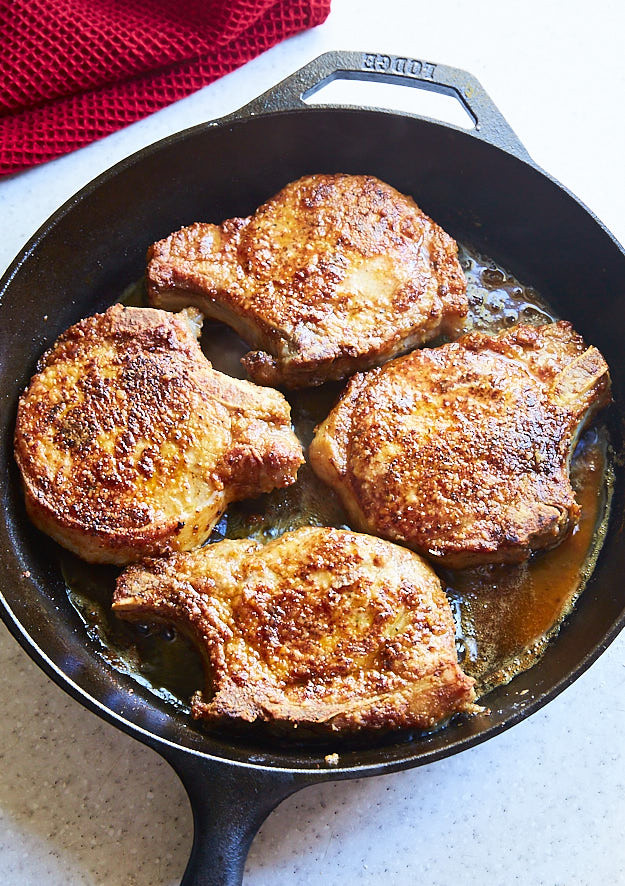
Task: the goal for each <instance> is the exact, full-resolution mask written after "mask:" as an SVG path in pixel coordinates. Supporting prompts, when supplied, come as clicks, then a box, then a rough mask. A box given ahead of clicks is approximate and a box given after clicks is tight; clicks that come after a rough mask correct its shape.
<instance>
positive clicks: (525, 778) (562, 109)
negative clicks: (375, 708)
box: [0, 0, 625, 886]
mask: <svg viewBox="0 0 625 886" xmlns="http://www.w3.org/2000/svg"><path fill="white" fill-rule="evenodd" d="M624 33H625V11H623V7H622V5H621V4H617V3H616V2H612V0H595V2H593V3H588V2H580V0H569V2H568V3H567V4H565V3H548V2H545V0H525V2H523V3H520V2H517V0H508V2H507V3H505V2H501V0H482V2H480V0H477V2H474V3H472V4H471V3H467V2H461V0H447V2H446V3H439V4H425V3H417V2H414V0H412V2H405V3H404V2H401V0H385V2H383V3H380V2H372V0H333V11H332V13H331V15H330V18H329V19H328V21H327V22H326V23H325V24H324V25H322V26H321V27H319V28H317V29H316V30H315V31H311V32H308V33H306V34H303V35H301V36H298V37H296V38H294V39H291V40H289V41H288V42H286V43H284V44H282V45H281V46H278V47H276V48H274V49H273V50H271V51H270V52H268V53H266V54H265V55H264V56H262V57H261V58H259V59H257V60H255V61H254V62H251V63H250V64H248V65H247V66H246V67H244V68H242V69H241V70H239V71H237V72H235V73H234V74H231V75H230V76H228V77H226V78H224V79H223V80H221V81H220V82H218V83H216V84H214V85H212V86H210V87H207V88H206V89H204V90H202V91H201V92H199V93H197V94H195V95H193V96H191V97H189V98H188V99H185V100H184V101H181V102H179V103H177V104H176V105H174V106H172V107H170V108H167V109H166V110H164V111H161V112H160V113H158V114H155V115H154V116H153V117H151V118H149V119H148V120H145V121H143V122H141V123H138V124H136V125H134V126H131V127H129V128H128V129H126V130H124V131H122V132H119V133H116V134H115V135H113V136H110V137H109V138H107V139H105V140H103V141H101V142H99V143H97V144H94V145H91V146H89V147H88V148H85V149H84V150H82V151H79V152H77V153H75V154H73V155H71V156H68V157H64V158H61V159H60V160H57V161H55V162H53V163H50V164H47V165H46V166H43V167H40V168H37V169H34V170H31V171H29V172H26V173H23V174H21V175H17V176H14V177H12V178H11V179H8V180H4V181H0V218H1V219H2V238H1V241H0V270H2V269H4V267H5V266H6V265H8V263H9V262H10V260H11V259H12V258H13V256H14V254H15V253H16V252H17V251H18V249H19V248H20V247H21V246H22V245H23V243H24V242H25V241H26V240H27V239H28V238H29V237H30V235H31V234H32V233H34V231H35V230H36V229H37V228H38V227H39V225H40V224H41V222H42V221H44V220H45V218H46V217H47V216H48V215H49V214H50V213H51V212H52V211H53V210H54V209H55V208H56V207H57V206H58V205H60V204H61V203H62V202H63V201H64V200H65V199H66V198H68V197H69V196H70V195H71V194H72V193H73V192H74V191H76V190H77V189H78V188H79V187H81V186H82V185H83V184H85V183H86V182H87V181H89V180H90V179H91V178H93V177H94V176H95V175H97V174H98V173H99V172H101V171H102V170H104V169H106V168H107V167H108V166H110V165H111V164H113V163H114V162H116V161H118V160H120V159H122V158H123V157H125V156H126V155H128V154H129V153H131V152H133V151H135V150H137V149H138V148H140V147H142V146H144V145H146V144H149V143H150V142H152V141H154V140H156V139H157V138H160V137H162V136H165V135H167V134H169V133H170V132H175V131H177V130H179V129H183V128H185V127H187V126H190V125H192V124H195V123H198V122H201V121H203V120H206V119H210V118H214V117H218V116H220V115H222V114H224V113H226V112H228V111H231V110H234V109H235V108H237V107H239V106H241V105H243V104H244V103H245V102H247V101H248V100H250V99H251V98H253V97H254V96H255V95H257V94H259V93H260V92H262V91H264V90H265V89H267V88H268V87H270V86H271V85H273V84H274V83H276V82H277V81H279V80H280V79H282V78H283V77H284V76H286V75H287V74H289V73H290V72H291V71H293V70H295V69H296V68H298V67H300V66H301V65H302V64H304V63H305V62H307V61H309V60H310V59H312V58H314V57H315V56H317V55H319V54H320V53H321V52H324V51H326V50H328V49H358V50H365V51H371V50H373V51H383V52H389V53H394V54H398V55H408V56H411V57H417V58H423V59H427V60H431V61H435V62H442V63H446V64H450V65H453V66H455V67H460V68H465V69H466V70H468V71H470V72H471V73H473V74H474V75H476V76H477V77H478V79H479V80H480V81H481V82H482V84H483V86H484V87H485V88H486V90H487V92H488V93H489V94H490V96H491V97H492V98H493V100H494V101H495V102H496V104H497V105H498V106H499V108H500V110H501V111H502V112H503V114H504V116H505V117H506V118H507V120H508V121H509V123H510V124H511V126H512V127H513V129H514V130H515V131H516V132H517V134H518V135H519V137H520V139H521V141H522V142H523V143H524V144H525V146H526V147H527V149H528V151H529V153H530V154H531V155H532V157H533V158H534V159H535V160H536V161H537V162H538V163H539V164H540V165H541V166H542V167H543V168H544V169H546V170H547V171H549V172H550V173H551V174H553V175H554V176H555V177H556V178H557V179H559V180H560V181H562V182H563V183H564V184H566V185H567V186H568V187H569V188H570V189H571V190H572V191H573V192H574V193H576V194H577V195H578V196H579V197H580V198H581V199H582V200H583V201H584V202H585V203H586V204H587V205H588V206H589V207H590V208H591V209H592V210H593V211H594V212H595V213H596V214H597V215H598V216H599V217H600V218H601V219H602V220H603V221H604V222H605V224H606V225H607V226H608V228H610V229H611V231H612V232H613V233H614V234H615V235H616V237H617V238H618V239H619V240H620V241H621V242H625V177H624V175H623V160H624V158H625V115H624V114H623V99H624V97H625V62H624V58H625V56H624V54H623V35H624ZM404 91H405V92H409V93H410V94H411V95H413V94H414V96H415V101H416V100H417V91H416V90H404ZM363 101H364V99H363V96H362V93H361V92H359V93H358V97H357V99H356V102H357V103H361V102H363ZM374 103H375V104H379V103H380V100H379V98H377V97H376V98H375V101H374ZM624 667H625V634H624V635H621V636H620V637H619V638H618V639H617V640H616V641H615V642H614V643H613V644H612V646H611V647H610V648H609V649H608V651H607V652H606V653H605V654H604V655H603V656H602V657H601V658H600V659H599V661H598V662H597V663H596V664H594V665H593V667H592V668H591V669H590V670H589V671H588V672H587V673H586V674H584V675H583V676H582V677H581V678H580V679H579V680H578V681H577V682H576V683H575V684H574V685H573V686H571V687H570V688H569V689H567V690H566V691H565V692H564V693H563V694H562V695H561V696H559V697H558V698H557V699H555V700H554V701H553V702H551V703H550V704H549V705H548V706H547V707H546V708H544V709H543V710H541V711H540V712H539V713H537V714H535V715H534V716H533V717H530V718H529V719H528V720H525V721H524V722H523V723H521V724H520V725H518V726H515V727H514V728H513V729H511V730H509V731H508V732H505V733H504V734H502V735H500V736H499V737H497V738H494V739H492V740H490V741H488V742H487V743H485V744H482V745H480V746H479V747H476V748H473V749H471V750H468V751H465V752H464V753H462V754H460V755H457V756H455V757H451V758H448V759H445V760H442V761H439V762H437V763H434V764H431V765H428V766H424V767H421V768H418V769H414V770H411V771H407V772H401V773H397V774H393V775H388V776H382V777H378V778H371V779H362V780H357V781H351V782H338V783H331V784H326V785H323V786H319V787H313V788H308V789H306V790H304V791H303V792H301V793H299V794H296V795H294V796H293V797H291V798H290V799H288V800H286V801H285V802H284V803H283V804H282V805H281V806H280V807H279V808H278V809H277V810H276V811H275V812H274V813H273V814H272V815H271V816H270V817H269V819H268V820H267V822H266V823H265V825H264V826H263V828H262V829H261V831H260V833H259V835H258V836H257V838H256V839H255V841H254V843H253V845H252V849H251V851H250V855H249V858H248V864H247V869H246V878H245V886H270V884H271V886H278V884H289V886H304V884H305V886H316V884H323V886H333V884H341V886H343V884H345V883H348V884H351V883H362V884H369V886H371V884H381V883H385V884H397V886H413V884H416V883H418V884H425V886H449V884H451V883H455V882H462V883H463V884H464V886H478V884H480V886H483V884H485V883H486V884H497V886H499V884H513V883H514V884H521V886H538V884H545V886H575V884H584V886H587V884H599V883H613V884H620V883H625V840H624V839H623V834H624V832H625V803H624V802H623V799H624V795H625V785H624V782H625V752H624V750H623V741H622V735H623V733H624V731H625V700H624V697H623V690H622V685H623V677H624V676H625V671H624ZM0 709H1V710H2V712H3V714H2V716H1V717H0V760H1V761H2V762H1V767H2V768H1V771H2V776H1V778H0V872H1V873H0V882H2V883H3V884H4V883H6V884H19V886H40V884H42V883H45V884H46V886H66V884H72V886H83V884H85V886H86V884H89V886H95V884H98V886H100V884H103V886H104V884H105V886H161V884H163V886H173V884H176V883H178V882H179V880H180V877H181V875H182V872H183V870H184V868H185V864H186V861H187V858H188V855H189V850H190V846H191V834H192V823H191V814H190V810H189V807H188V803H187V800H186V796H185V794H184V791H183V788H182V787H181V785H180V783H179V782H178V779H177V777H176V776H175V775H174V773H173V771H172V770H171V769H170V768H169V766H168V765H167V764H166V763H165V762H163V761H162V760H161V759H160V758H159V757H158V756H157V755H156V754H155V753H153V752H152V751H150V750H148V749H147V748H145V747H143V746H142V745H140V744H139V743H138V742H136V741H134V740H133V739H131V738H129V737H127V736H126V735H124V734H122V733H121V732H119V731H117V730H116V729H114V728H112V727H111V726H109V725H108V724H106V723H104V722H102V721H100V720H99V719H98V718H96V717H95V716H94V715H93V714H91V713H89V712H87V711H86V710H85V709H83V708H82V707H81V706H80V705H78V704H77V703H76V702H74V701H73V700H72V699H70V698H69V697H67V696H66V695H65V694H64V693H63V692H62V691H61V690H60V689H58V688H57V687H56V686H55V685H54V684H53V683H51V682H50V681H49V680H48V679H47V678H46V677H45V676H44V675H43V673H42V672H41V671H39V670H38V668H37V667H36V666H35V665H34V664H33V663H32V662H31V661H30V659H29V658H28V657H27V656H26V654H25V653H24V652H22V650H21V649H20V648H19V647H18V645H17V644H16V642H15V641H14V640H13V639H12V638H11V637H10V635H9V634H8V632H7V631H6V630H5V629H4V627H0Z"/></svg>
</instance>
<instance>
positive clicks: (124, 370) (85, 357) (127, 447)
mask: <svg viewBox="0 0 625 886" xmlns="http://www.w3.org/2000/svg"><path fill="white" fill-rule="evenodd" d="M194 320H195V322H194ZM199 329H200V323H199V315H198V314H197V312H196V311H194V310H191V311H184V312H182V313H181V314H179V315H174V314H170V313H168V312H166V311H157V310H153V309H151V308H124V307H122V306H121V305H115V306H114V307H112V308H110V309H109V310H108V311H106V313H105V314H96V315H95V316H93V317H89V318H87V319H85V320H81V321H80V322H79V323H77V324H76V325H75V326H72V327H71V328H70V329H68V330H67V332H65V333H64V334H63V335H62V336H61V337H60V338H59V339H58V341H57V342H56V344H55V345H54V346H53V347H52V348H51V350H50V351H48V353H47V354H46V355H45V356H44V357H43V358H42V360H41V362H40V365H39V367H38V372H37V374H36V375H35V376H34V377H33V379H32V380H31V382H30V385H29V386H28V388H27V389H26V391H25V392H24V394H23V395H22V397H21V399H20V403H19V408H18V416H17V425H16V429H15V455H16V459H17V463H18V465H19V467H20V470H21V473H22V479H23V486H24V491H25V495H26V506H27V510H28V513H29V515H30V517H31V518H32V520H33V522H34V523H35V524H36V525H37V526H38V527H39V528H40V529H42V530H43V531H44V532H47V533H48V534H49V535H51V536H52V537H53V538H54V539H56V540H57V541H58V542H60V543H61V544H62V545H64V546H65V547H67V548H69V549H70V550H72V551H74V552H75V553H77V554H78V555H79V556H81V557H82V558H84V559H85V560H89V561H92V562H100V563H119V564H124V563H128V562H131V561H132V560H137V559H140V558H141V557H144V556H147V555H164V554H168V553H170V552H173V551H179V550H188V549H190V548H193V547H195V546H197V545H199V544H201V543H202V542H203V541H204V540H205V539H206V538H207V537H208V535H209V534H210V532H211V529H212V528H213V526H214V524H215V522H216V521H217V519H218V518H219V516H220V515H221V514H222V512H223V511H224V510H225V508H226V506H227V504H228V503H229V502H230V501H234V500H238V499H241V498H245V497H247V496H255V495H257V494H259V493H260V492H267V491H269V490H271V489H273V488H275V487H279V486H287V485H289V484H290V483H293V482H294V481H295V477H296V474H297V469H298V468H299V466H300V464H301V463H302V461H303V458H302V449H301V446H300V444H299V442H298V440H297V438H296V437H295V435H294V434H293V432H292V430H291V425H290V409H289V406H288V403H287V402H286V400H285V399H284V397H283V396H282V395H281V394H279V393H278V392H277V391H273V390H271V389H269V388H260V387H257V386H255V385H253V384H251V383H250V382H245V381H239V380H237V379H232V378H230V377H228V376H226V375H222V374H221V373H219V372H216V371H215V370H213V369H212V367H211V365H210V363H209V362H208V360H206V358H205V357H204V355H203V354H202V351H201V350H200V346H199V344H198V342H197V336H198V335H199Z"/></svg>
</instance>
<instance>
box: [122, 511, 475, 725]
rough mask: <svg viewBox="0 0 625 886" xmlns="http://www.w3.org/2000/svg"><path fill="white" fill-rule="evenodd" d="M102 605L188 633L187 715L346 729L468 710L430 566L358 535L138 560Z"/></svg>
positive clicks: (318, 532)
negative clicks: (191, 663) (192, 667)
mask: <svg viewBox="0 0 625 886" xmlns="http://www.w3.org/2000/svg"><path fill="white" fill-rule="evenodd" d="M113 609H114V611H115V612H116V613H117V615H119V616H121V617H123V618H126V619H130V620H136V621H140V622H146V621H151V620H164V621H166V622H174V623H176V624H177V625H178V626H179V627H180V628H181V629H182V630H183V631H185V632H186V633H187V634H188V635H189V636H191V637H192V638H193V639H194V640H195V642H196V643H197V645H198V647H199V649H200V650H201V652H202V654H203V657H204V659H205V662H206V670H207V688H206V690H205V691H198V692H197V693H196V695H195V696H194V698H193V703H192V712H193V715H194V716H195V717H199V718H204V719H206V720H208V721H211V722H215V723H221V724H224V723H237V724H242V723H252V722H255V721H265V722H268V723H271V724H273V725H274V726H275V727H279V728H281V729H288V728H289V727H291V728H292V727H297V726H299V727H307V728H311V729H313V730H321V731H332V732H334V733H337V732H346V733H349V732H354V731H358V730H361V729H372V730H378V729H380V730H383V729H391V728H403V727H410V728H419V729H429V728H432V727H433V726H435V725H436V724H437V723H439V722H441V721H444V720H446V719H448V718H449V717H450V716H452V715H453V714H454V713H457V712H461V711H472V710H474V709H475V708H474V706H473V704H472V702H473V700H474V690H473V680H471V679H470V678H468V677H466V676H465V675H464V674H463V672H462V671H461V669H460V667H459V665H458V660H457V656H456V648H455V643H454V623H453V619H452V615H451V610H450V607H449V604H448V602H447V598H446V596H445V594H444V592H443V590H442V588H441V584H440V581H439V580H438V578H437V577H436V574H435V573H434V571H433V570H432V569H431V567H430V566H428V565H427V563H425V561H423V560H422V559H421V558H420V557H419V556H418V555H416V554H414V553H413V552H412V551H408V550H407V549H405V548H400V547H397V546H396V545H393V544H391V543H389V542H387V541H383V540H381V539H377V538H372V537H371V536H366V535H360V534H357V533H353V532H348V531H345V530H339V529H328V528H311V527H306V528H303V529H299V530H296V531H295V532H291V533H288V534H286V535H283V536H281V537H280V538H278V539H275V540H274V541H272V542H270V543H269V544H267V545H266V546H264V547H263V546H262V545H260V544H258V543H257V542H254V541H251V540H249V539H248V540H242V541H222V542H218V543H216V544H212V545H205V546H204V547H203V548H201V549H200V550H198V551H193V552H191V553H187V554H177V555H175V556H173V557H170V558H168V559H160V560H148V561H146V562H144V563H141V564H137V565H134V566H130V567H129V568H128V569H127V570H126V571H125V572H124V573H123V574H122V575H121V576H120V578H119V580H118V583H117V588H116V590H115V594H114V598H113Z"/></svg>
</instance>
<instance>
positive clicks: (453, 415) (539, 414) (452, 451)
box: [310, 322, 610, 567]
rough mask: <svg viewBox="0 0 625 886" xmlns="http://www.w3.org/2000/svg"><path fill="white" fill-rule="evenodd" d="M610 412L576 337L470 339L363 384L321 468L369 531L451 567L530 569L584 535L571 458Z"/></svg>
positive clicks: (600, 380) (513, 333) (522, 330)
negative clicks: (574, 531)
mask: <svg viewBox="0 0 625 886" xmlns="http://www.w3.org/2000/svg"><path fill="white" fill-rule="evenodd" d="M609 399H610V379H609V374H608V367H607V365H606V363H605V360H604V359H603V357H602V356H601V354H600V353H599V351H598V350H597V349H596V348H594V347H587V346H586V345H585V344H584V342H583V340H582V338H581V337H580V336H579V335H577V334H576V333H575V332H574V331H573V329H572V327H571V325H570V324H569V323H566V322H558V323H554V324H548V325H545V326H541V327H533V326H524V325H519V326H515V327H512V328H510V329H509V330H505V331H504V332H502V333H500V334H499V335H497V336H494V337H492V336H489V335H485V334H482V333H477V332H475V333H469V334H468V335H465V336H463V337H462V338H461V339H459V340H458V341H456V342H453V343H451V344H447V345H444V346H442V347H438V348H431V349H424V350H421V351H415V352H414V353H412V354H408V355H407V356H405V357H401V358H399V359H397V360H394V361H392V362H391V363H388V364H387V365H386V366H384V367H382V368H381V369H376V370H373V371H372V372H370V373H368V374H367V375H357V376H355V377H354V378H353V379H352V380H351V381H350V383H349V385H348V387H347V389H346V391H345V393H344V395H343V397H342V398H341V400H340V401H339V403H338V404H337V405H336V406H335V408H334V409H333V410H332V412H331V413H330V415H329V416H328V418H327V419H326V420H325V421H324V422H323V423H322V424H321V425H320V426H319V427H318V428H317V430H316V434H315V438H314V440H313V443H312V446H311V448H310V462H311V464H312V467H313V469H314V470H315V471H316V473H317V474H318V476H319V477H321V478H322V479H323V480H324V481H325V482H326V483H328V484H329V485H330V486H332V487H334V489H335V490H336V491H337V492H338V493H339V495H340V497H341V499H342V501H343V504H344V506H345V507H346V509H347V510H348V512H349V514H350V516H351V520H352V521H353V525H354V526H356V527H357V528H359V529H362V530H364V531H368V532H373V533H376V534H378V535H380V536H382V537H386V538H390V539H394V540H396V541H400V542H402V543H404V544H406V545H408V546H409V547H411V548H413V549H414V550H416V551H419V552H420V553H422V554H424V555H427V556H429V557H432V558H435V559H436V560H437V561H441V562H443V563H445V564H446V565H449V566H458V567H462V566H471V565H477V564H480V563H503V562H519V561H521V560H524V559H526V558H527V557H528V556H529V555H530V553H531V552H532V551H536V550H539V549H543V548H550V547H553V546H554V545H556V544H558V543H559V542H560V541H561V540H562V539H563V538H564V536H565V535H566V533H567V532H568V531H569V530H570V529H571V528H572V527H573V526H574V525H575V523H576V522H577V519H578V517H579V506H578V504H577V502H576V501H575V497H574V494H573V490H572V488H571V483H570V480H569V462H570V457H571V454H572V450H573V448H574V446H575V442H576V440H577V437H578V434H579V433H580V431H581V429H582V428H583V427H584V426H585V425H586V424H587V423H588V421H589V420H590V419H591V417H592V416H593V415H594V413H595V412H596V411H597V410H598V409H600V408H601V407H602V406H603V405H605V404H606V403H607V402H609Z"/></svg>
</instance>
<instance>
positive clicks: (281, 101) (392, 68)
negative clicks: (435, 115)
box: [226, 51, 532, 163]
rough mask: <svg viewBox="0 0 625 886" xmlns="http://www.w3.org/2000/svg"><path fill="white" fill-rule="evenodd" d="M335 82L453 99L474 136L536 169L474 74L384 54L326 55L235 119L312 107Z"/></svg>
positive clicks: (265, 95) (247, 107)
mask: <svg viewBox="0 0 625 886" xmlns="http://www.w3.org/2000/svg"><path fill="white" fill-rule="evenodd" d="M333 80H368V81H373V82H376V83H394V84H400V85H404V86H412V87H415V86H416V87H417V88H420V89H428V90H431V91H433V92H440V93H443V94H444V95H451V96H452V97H454V98H456V99H457V100H458V101H460V102H461V104H462V105H464V107H465V108H466V110H467V111H468V112H469V114H470V115H471V117H472V118H473V120H474V122H475V129H474V130H473V131H472V134H473V135H474V136H477V138H480V139H482V140H483V141H486V142H489V143H490V144H492V145H495V147H498V148H503V150H504V151H507V152H508V153H510V154H513V155H514V156H515V157H518V158H519V159H521V160H525V161H527V162H530V163H532V160H531V157H530V156H529V154H528V153H527V151H526V150H525V148H524V146H523V145H522V143H521V142H520V141H519V138H518V137H517V135H516V134H515V133H514V132H513V130H512V129H511V127H510V126H509V124H508V123H507V121H506V120H505V118H504V117H503V116H502V114H501V113H500V111H499V110H498V108H497V107H496V105H495V104H494V102H493V101H492V99H490V98H489V96H488V94H487V93H486V92H485V91H484V89H483V87H482V85H481V84H480V82H479V81H478V80H477V79H476V78H475V77H473V76H472V75H471V74H468V73H467V72H466V71H463V70H461V69H460V68H451V67H449V66H448V65H439V64H434V63H433V62H426V61H423V60H420V59H415V58H407V57H405V56H397V55H386V54H384V53H379V52H347V51H344V52H326V53H324V54H323V55H320V56H319V57H318V58H316V59H314V60H313V61H311V62H309V64H307V65H304V67H303V68H300V69H299V70H298V71H295V72H294V73H293V74H291V75H290V76H289V77H287V78H286V79H285V80H282V82H281V83H278V84H277V85H276V86H274V87H272V88H271V89H269V90H268V91H267V92H265V93H263V94H262V95H260V96H258V98H255V99H254V100H253V101H251V102H250V103H249V104H247V105H245V107H243V108H241V109H240V110H239V111H236V112H235V113H234V114H232V115H230V117H231V118H235V119H236V118H239V117H247V116H253V115H255V114H266V113H270V112H272V111H293V110H299V109H301V108H305V107H308V106H307V105H306V104H305V101H304V100H305V99H306V98H308V97H309V96H311V95H313V93H315V92H317V90H319V89H321V87H322V86H325V85H326V84H328V83H331V82H332V81H333ZM411 116H414V117H416V116H419V115H417V114H413V115H411ZM226 119H230V118H226ZM426 119H427V118H426ZM444 125H449V124H444Z"/></svg>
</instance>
